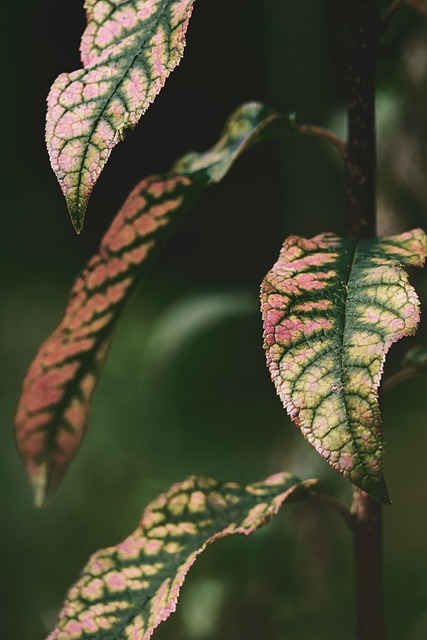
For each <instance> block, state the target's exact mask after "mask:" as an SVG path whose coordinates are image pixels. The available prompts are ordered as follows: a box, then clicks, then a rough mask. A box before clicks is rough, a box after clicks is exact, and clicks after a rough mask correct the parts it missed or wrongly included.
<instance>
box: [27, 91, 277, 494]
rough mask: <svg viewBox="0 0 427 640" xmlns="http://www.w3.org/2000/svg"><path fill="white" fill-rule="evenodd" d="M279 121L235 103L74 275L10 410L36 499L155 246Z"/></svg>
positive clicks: (139, 191)
mask: <svg viewBox="0 0 427 640" xmlns="http://www.w3.org/2000/svg"><path fill="white" fill-rule="evenodd" d="M278 121H280V118H279V117H278V116H276V115H275V114H273V113H272V112H270V111H269V110H268V109H267V108H265V107H263V106H262V105H260V104H257V103H249V104H246V105H243V106H242V107H240V108H239V109H238V110H237V111H236V112H235V113H234V114H233V115H232V116H231V118H230V120H229V121H228V122H227V124H226V126H225V129H224V132H223V135H222V137H221V138H220V140H219V142H218V143H217V144H216V145H215V146H214V147H213V148H212V149H211V150H210V151H207V152H206V153H200V154H198V153H190V154H189V155H187V156H185V157H184V158H182V159H181V160H180V161H179V162H178V163H177V164H176V165H175V167H174V168H173V169H172V171H170V172H169V173H167V174H165V175H159V176H152V177H150V178H147V179H145V180H143V181H142V182H141V183H140V184H139V185H137V187H136V188H135V189H134V190H133V191H132V193H131V194H130V195H129V197H128V199H127V200H126V202H125V203H124V205H123V207H122V209H121V210H120V211H119V213H118V214H117V216H116V218H115V219H114V221H113V223H112V225H111V227H110V229H109V230H108V231H107V233H106V235H105V236H104V238H103V240H102V241H101V245H100V248H99V251H98V253H96V254H95V255H94V256H93V257H92V258H91V259H90V260H89V262H88V264H87V265H86V267H85V269H84V270H83V271H82V273H81V274H80V275H79V276H78V278H77V280H76V281H75V283H74V286H73V288H72V290H71V295H70V300H69V303H68V306H67V308H66V311H65V315H64V318H63V319H62V321H61V323H60V324H59V326H58V327H57V328H56V329H55V331H54V332H53V333H52V335H51V336H50V337H49V338H48V339H47V340H46V342H44V343H43V344H42V346H41V347H40V349H39V351H38V353H37V355H36V357H35V359H34V361H33V363H32V364H31V366H30V368H29V370H28V373H27V375H26V377H25V380H24V383H23V389H22V395H21V398H20V401H19V405H18V409H17V414H16V433H17V443H18V448H19V451H20V453H21V456H22V458H23V460H24V463H25V466H26V468H27V471H28V474H29V476H30V479H31V482H32V484H33V487H34V491H35V498H36V504H37V505H42V504H43V503H44V501H45V498H46V494H47V492H48V490H49V489H53V488H55V487H56V486H57V485H58V484H59V482H60V481H61V479H62V477H63V475H64V473H65V470H66V468H67V466H68V464H69V462H70V460H71V459H72V458H73V456H74V454H75V452H76V450H77V448H78V446H79V444H80V441H81V439H82V436H83V433H84V430H85V427H86V421H87V414H88V411H89V406H90V400H91V397H92V393H93V390H94V388H95V384H96V381H97V377H98V373H99V369H100V367H101V365H102V363H103V361H104V359H105V356H106V354H107V351H108V347H109V344H110V340H111V333H112V330H113V328H114V326H115V324H116V321H117V319H118V317H119V315H120V313H121V311H122V309H123V307H124V306H125V305H126V303H127V301H128V300H129V297H130V296H131V294H132V293H133V291H134V290H135V288H136V287H137V286H138V284H139V283H140V281H141V278H142V277H143V276H144V275H145V273H146V272H147V270H148V267H149V266H150V264H151V263H152V261H153V259H154V257H155V255H156V254H157V252H158V250H159V248H160V247H161V246H162V243H163V242H164V241H165V240H166V239H167V237H168V236H169V234H170V233H171V230H172V229H173V228H174V225H176V224H177V223H178V222H179V221H180V220H181V218H182V216H183V215H184V214H185V213H186V211H187V210H188V208H189V206H190V205H191V204H192V203H193V202H194V200H195V199H196V198H197V196H199V195H200V194H201V193H202V192H203V191H204V189H206V187H207V186H208V185H210V184H213V183H215V182H219V181H220V180H221V179H222V178H223V177H224V175H225V174H226V173H227V172H228V171H229V169H230V168H231V167H232V165H233V163H234V161H235V160H236V159H237V158H238V156H239V155H240V154H241V153H242V152H243V151H244V149H245V148H247V147H248V146H249V145H250V144H253V143H255V142H256V141H259V140H261V139H262V137H263V134H264V132H267V131H268V130H269V128H270V126H273V125H274V126H277V122H278ZM283 122H284V126H285V128H286V127H287V126H288V124H287V121H286V120H284V121H283Z"/></svg>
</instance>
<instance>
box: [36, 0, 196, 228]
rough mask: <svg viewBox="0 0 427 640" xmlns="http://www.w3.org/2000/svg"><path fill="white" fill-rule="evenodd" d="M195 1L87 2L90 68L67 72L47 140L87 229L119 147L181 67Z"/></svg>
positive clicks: (52, 107) (76, 219) (50, 114)
mask: <svg viewBox="0 0 427 640" xmlns="http://www.w3.org/2000/svg"><path fill="white" fill-rule="evenodd" d="M193 4H194V0H126V1H125V2H123V0H86V2H85V8H86V14H87V27H86V30H85V32H84V33H83V36H82V40H81V46H80V52H81V60H82V64H83V69H78V70H77V71H73V72H72V73H62V74H61V75H60V76H58V78H57V79H56V80H55V82H54V83H53V85H52V87H51V90H50V92H49V96H48V109H47V116H46V143H47V148H48V151H49V156H50V161H51V164H52V168H53V170H54V172H55V174H56V176H57V178H58V181H59V184H60V186H61V189H62V192H63V194H64V196H65V199H66V202H67V206H68V210H69V212H70V216H71V220H72V222H73V224H74V227H75V229H76V231H77V232H78V233H80V231H81V229H82V226H83V220H84V215H85V211H86V207H87V203H88V200H89V197H90V194H91V192H92V189H93V187H94V185H95V183H96V181H97V180H98V178H99V175H100V173H101V171H102V169H103V168H104V166H105V163H106V162H107V160H108V158H109V156H110V153H111V151H112V149H113V148H114V147H115V146H116V144H117V143H118V142H120V140H122V139H123V136H124V134H125V132H126V130H127V129H129V128H132V127H134V126H135V125H136V124H137V123H138V121H139V119H140V118H141V116H142V115H143V114H144V113H145V111H146V110H147V108H148V107H149V105H150V104H151V103H152V102H153V100H154V99H155V97H156V96H157V95H158V93H159V92H160V90H161V88H162V87H163V85H164V83H165V81H166V79H167V77H168V76H169V74H170V73H171V72H172V71H173V69H175V67H176V66H177V65H178V64H179V62H180V60H181V58H182V56H183V52H184V47H185V34H186V31H187V27H188V22H189V19H190V16H191V13H192V10H193Z"/></svg>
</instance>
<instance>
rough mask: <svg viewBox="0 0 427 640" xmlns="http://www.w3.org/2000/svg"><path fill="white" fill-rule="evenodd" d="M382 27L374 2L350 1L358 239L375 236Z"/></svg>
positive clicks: (351, 146)
mask: <svg viewBox="0 0 427 640" xmlns="http://www.w3.org/2000/svg"><path fill="white" fill-rule="evenodd" d="M381 25H382V19H381V14H380V12H379V10H378V7H377V6H376V4H375V2H374V1H373V0H349V65H348V100H347V109H348V142H347V162H346V182H347V202H348V216H349V225H350V233H351V235H352V236H353V237H354V238H357V239H362V238H370V237H372V236H374V235H375V226H376V225H375V211H376V206H375V198H376V189H375V174H376V146H375V67H376V57H377V51H378V44H379V38H380V33H381Z"/></svg>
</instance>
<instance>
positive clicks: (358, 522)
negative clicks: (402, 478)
mask: <svg viewBox="0 0 427 640" xmlns="http://www.w3.org/2000/svg"><path fill="white" fill-rule="evenodd" d="M351 513H352V514H353V545H354V562H355V587H356V638H357V640H384V638H385V629H384V604H383V545H382V506H381V505H380V504H379V503H378V502H376V501H375V500H373V499H372V498H370V497H369V496H368V495H367V494H366V493H365V492H364V491H362V490H361V489H358V488H357V487H356V488H355V490H354V499H353V505H352V508H351Z"/></svg>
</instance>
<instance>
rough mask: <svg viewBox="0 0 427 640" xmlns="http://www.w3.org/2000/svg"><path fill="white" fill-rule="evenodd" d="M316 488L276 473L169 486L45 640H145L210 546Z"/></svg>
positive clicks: (96, 566)
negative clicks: (249, 480)
mask: <svg viewBox="0 0 427 640" xmlns="http://www.w3.org/2000/svg"><path fill="white" fill-rule="evenodd" d="M313 484H315V481H314V480H307V481H305V482H302V483H301V482H300V481H299V480H297V479H296V478H295V477H294V476H291V475H289V474H286V473H279V474H277V475H274V476H271V477H269V478H267V479H266V480H264V481H263V482H258V483H255V484H251V485H248V486H246V487H244V486H241V485H239V484H236V483H234V482H229V483H220V482H217V481H216V480H212V479H210V478H197V477H190V478H188V479H187V480H185V481H184V482H182V483H180V484H176V485H174V486H172V487H171V488H170V489H169V490H168V491H167V492H166V493H165V494H163V495H161V496H160V497H159V498H158V499H157V500H155V501H154V502H153V503H152V504H151V505H150V506H149V507H148V508H147V509H146V510H145V512H144V514H143V516H142V519H141V521H140V522H139V525H138V527H137V528H136V530H135V531H134V532H133V533H132V534H131V535H130V536H129V537H128V538H126V539H125V540H124V541H123V542H121V543H120V544H118V545H116V546H113V547H109V548H107V549H102V550H100V551H97V552H96V553H95V554H94V555H93V556H92V557H91V558H90V560H89V562H88V563H87V565H86V566H85V567H84V569H83V572H82V574H81V577H80V578H79V580H78V581H77V583H76V584H75V585H74V586H73V587H71V589H70V591H69V592H68V594H67V597H66V599H65V603H64V607H63V609H62V610H61V611H60V613H59V616H58V621H57V625H56V627H55V629H54V630H53V631H52V633H51V634H50V635H49V638H48V640H80V639H81V640H83V639H85V640H104V639H105V638H107V637H108V638H114V640H148V639H149V638H151V636H152V634H153V632H154V630H155V629H156V627H158V625H159V624H160V623H161V622H163V621H164V620H166V619H167V618H168V617H169V616H170V615H171V613H173V612H174V611H175V609H176V603H177V600H178V596H179V592H180V589H181V586H182V584H183V583H184V580H185V578H186V576H187V573H188V571H189V569H190V568H191V566H192V565H193V564H194V562H195V560H196V558H197V556H198V555H199V554H200V553H202V551H204V550H205V549H206V547H207V546H208V545H209V544H211V543H212V542H215V541H216V540H219V539H220V538H224V537H227V536H230V535H234V534H241V535H249V534H251V533H253V532H254V531H255V530H256V529H259V528H260V527H262V526H264V525H265V524H267V523H268V522H269V521H270V520H271V518H273V517H274V516H275V515H276V514H277V513H278V511H279V509H280V507H281V505H282V504H283V503H284V502H286V501H288V500H296V499H299V498H303V497H304V495H307V494H308V491H309V488H310V487H312V486H313Z"/></svg>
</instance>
